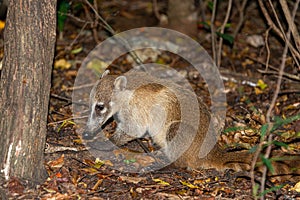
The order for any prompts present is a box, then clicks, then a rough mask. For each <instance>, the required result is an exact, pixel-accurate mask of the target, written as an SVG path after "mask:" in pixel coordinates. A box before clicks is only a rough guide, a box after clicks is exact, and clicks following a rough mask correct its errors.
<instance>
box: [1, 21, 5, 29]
mask: <svg viewBox="0 0 300 200" xmlns="http://www.w3.org/2000/svg"><path fill="white" fill-rule="evenodd" d="M4 27H5V22H4V21H2V20H0V30H2V29H4Z"/></svg>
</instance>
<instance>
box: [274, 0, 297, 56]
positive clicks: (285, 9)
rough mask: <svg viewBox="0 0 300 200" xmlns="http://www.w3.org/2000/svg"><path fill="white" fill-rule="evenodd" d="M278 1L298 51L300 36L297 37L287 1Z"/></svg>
mask: <svg viewBox="0 0 300 200" xmlns="http://www.w3.org/2000/svg"><path fill="white" fill-rule="evenodd" d="M279 3H280V5H281V7H282V10H283V13H284V16H285V18H286V21H287V22H288V25H289V27H290V29H291V32H292V35H293V38H294V40H295V44H296V47H297V49H298V51H300V37H299V32H298V30H297V27H296V26H295V23H294V20H293V18H292V16H291V13H290V11H289V8H288V5H287V2H286V0H279Z"/></svg>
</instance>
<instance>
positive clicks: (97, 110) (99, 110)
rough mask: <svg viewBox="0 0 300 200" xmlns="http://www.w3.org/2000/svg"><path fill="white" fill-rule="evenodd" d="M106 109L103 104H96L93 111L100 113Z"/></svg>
mask: <svg viewBox="0 0 300 200" xmlns="http://www.w3.org/2000/svg"><path fill="white" fill-rule="evenodd" d="M105 111H106V109H105V106H104V105H103V104H96V106H95V112H96V114H97V115H101V114H103V113H105Z"/></svg>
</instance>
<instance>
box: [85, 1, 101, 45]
mask: <svg viewBox="0 0 300 200" xmlns="http://www.w3.org/2000/svg"><path fill="white" fill-rule="evenodd" d="M94 2H95V1H94ZM83 9H84V12H85V15H86V17H87V18H88V20H89V21H92V20H93V19H92V16H91V15H90V11H89V9H88V7H87V6H86V5H83ZM91 28H92V32H93V37H94V40H95V42H96V43H97V44H99V43H100V40H99V37H98V31H97V21H94V23H92V25H91Z"/></svg>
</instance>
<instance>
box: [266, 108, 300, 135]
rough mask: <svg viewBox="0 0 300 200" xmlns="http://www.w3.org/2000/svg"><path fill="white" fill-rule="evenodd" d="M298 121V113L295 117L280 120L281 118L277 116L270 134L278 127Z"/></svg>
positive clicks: (299, 116) (299, 117) (299, 115)
mask: <svg viewBox="0 0 300 200" xmlns="http://www.w3.org/2000/svg"><path fill="white" fill-rule="evenodd" d="M299 119H300V113H299V114H297V115H294V116H292V117H289V118H286V119H282V118H280V117H278V116H277V117H275V123H274V125H273V127H272V129H271V132H272V131H275V130H276V129H278V128H279V127H281V126H283V125H286V124H289V123H292V122H293V121H296V120H299Z"/></svg>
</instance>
